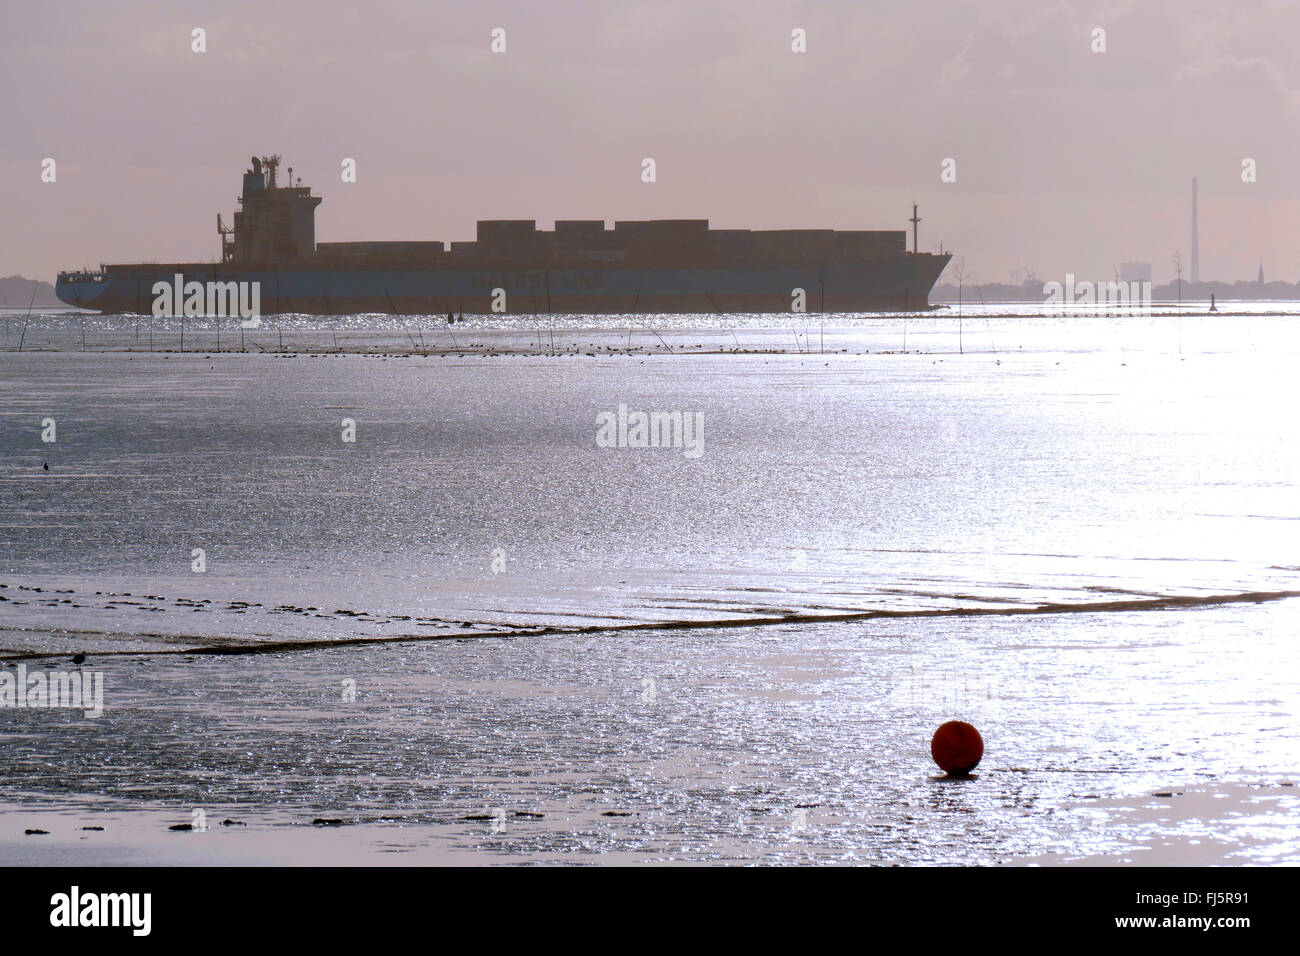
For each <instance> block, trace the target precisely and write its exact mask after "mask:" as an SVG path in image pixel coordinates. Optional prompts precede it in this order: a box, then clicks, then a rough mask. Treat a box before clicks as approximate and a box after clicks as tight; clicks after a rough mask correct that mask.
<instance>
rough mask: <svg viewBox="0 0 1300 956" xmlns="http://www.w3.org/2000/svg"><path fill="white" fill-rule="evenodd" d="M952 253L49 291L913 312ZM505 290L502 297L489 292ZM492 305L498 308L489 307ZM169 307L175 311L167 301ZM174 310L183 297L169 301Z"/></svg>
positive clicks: (166, 267) (547, 309)
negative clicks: (248, 286)
mask: <svg viewBox="0 0 1300 956" xmlns="http://www.w3.org/2000/svg"><path fill="white" fill-rule="evenodd" d="M949 258H950V256H947V255H930V254H921V255H915V254H905V255H902V256H899V257H897V258H894V259H891V260H889V261H885V262H873V263H869V264H866V265H835V266H828V267H826V268H823V269H816V268H807V267H800V268H788V269H782V268H759V269H727V268H702V269H644V270H642V269H633V268H609V267H604V268H600V267H597V268H579V269H548V268H538V267H516V268H497V267H494V266H484V267H476V268H457V269H445V268H444V269H416V268H399V269H335V270H323V269H319V268H312V267H310V266H303V267H297V268H295V267H284V268H278V269H270V268H256V267H253V268H249V267H245V266H235V265H214V264H211V263H177V264H161V265H148V266H142V265H130V266H107V267H105V268H104V270H103V271H100V272H96V273H81V274H76V273H64V274H60V276H59V280H58V283H57V285H56V288H55V291H56V293H57V294H58V296H59V298H60V299H61V300H62V301H64V302H66V303H68V304H69V305H72V306H76V307H78V308H84V309H93V310H96V311H99V312H106V313H136V314H142V315H149V314H153V313H154V312H155V309H154V302H155V300H156V297H155V294H154V289H155V286H156V285H157V284H158V283H164V284H166V285H168V286H172V287H175V282H176V276H177V275H178V274H179V275H181V276H182V277H183V280H182V282H185V283H187V282H200V283H208V282H221V283H226V282H248V283H257V284H258V285H257V289H258V299H259V302H260V307H259V312H260V314H261V315H276V314H289V313H306V314H316V315H348V314H355V313H366V312H379V313H388V314H398V315H429V314H434V315H437V314H443V315H445V314H446V313H448V312H456V313H468V314H491V313H504V314H507V315H517V316H531V315H546V314H592V315H595V314H614V315H622V314H645V313H710V312H719V313H721V312H727V313H735V312H760V313H763V312H766V313H776V312H784V313H789V312H792V311H800V310H799V309H798V308H797V306H796V298H797V293H796V292H795V290H797V289H802V290H803V292H804V294H803V309H802V311H805V312H883V311H920V310H924V309H928V308H930V305H929V293H930V290H931V289H932V288H933V287H934V283H935V282H936V281H937V280H938V278H939V274H940V273H941V272H942V271H943V269H944V267H945V266H946V265H947V264H948V260H949ZM498 289H500V290H504V296H502V295H501V294H500V293H497V292H495V290H498ZM494 306H495V307H494ZM166 311H167V312H168V313H169V314H170V312H171V309H170V308H169V309H167V310H166ZM177 311H179V305H178V307H177Z"/></svg>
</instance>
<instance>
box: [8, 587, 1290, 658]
mask: <svg viewBox="0 0 1300 956" xmlns="http://www.w3.org/2000/svg"><path fill="white" fill-rule="evenodd" d="M1294 597H1300V591H1246V592H1240V593H1234V594H1208V595H1200V596H1197V595H1167V596H1161V597H1156V598H1148V599H1138V600H1131V601H1090V602H1078V603H1047V604H1037V605H1033V606H1030V607H1003V608H989V607H965V608H919V609H908V610H886V609H877V610H869V611H852V612H847V613H843V614H798V613H792V614H782V615H779V616H775V617H742V618H720V619H713V620H689V621H644V622H639V623H635V624H589V625H577V626H572V627H558V626H557V627H531V628H530V627H520V628H518V629H516V630H512V631H501V630H497V631H490V632H489V631H483V630H468V631H460V632H455V633H450V634H393V635H385V636H371V637H344V638H334V639H323V640H308V641H263V642H257V643H245V642H241V643H210V644H198V645H193V646H189V647H185V648H169V649H166V650H130V651H126V650H123V651H97V652H95V654H94V656H96V657H175V656H177V655H180V656H186V657H196V656H200V655H205V656H237V655H249V654H279V653H284V652H289V651H308V650H324V649H333V648H341V647H364V646H367V645H372V644H417V643H426V642H431V641H455V640H472V639H476V638H496V639H501V638H517V637H558V636H573V635H594V634H623V633H631V632H641V631H650V632H659V631H704V630H719V629H723V628H746V627H773V626H790V625H798V624H850V623H858V622H865V621H875V620H882V619H884V620H900V619H904V620H905V619H914V618H962V617H1025V616H1030V615H1059V614H1110V613H1117V612H1119V613H1123V612H1129V611H1163V610H1179V609H1187V608H1197V607H1214V606H1221V605H1227V604H1263V603H1265V602H1269V601H1282V600H1286V599H1287V598H1294ZM99 633H101V634H104V633H106V632H99ZM133 636H138V635H133ZM168 637H169V638H171V639H173V640H184V638H182V637H180V636H178V635H168ZM66 656H67V655H66V654H65V653H48V652H40V653H21V654H9V655H4V656H3V657H0V660H5V661H20V660H46V659H50V658H62V657H66Z"/></svg>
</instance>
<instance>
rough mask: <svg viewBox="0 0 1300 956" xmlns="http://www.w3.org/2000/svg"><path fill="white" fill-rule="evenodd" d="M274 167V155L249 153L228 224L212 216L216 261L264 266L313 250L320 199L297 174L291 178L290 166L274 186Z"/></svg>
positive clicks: (301, 256) (277, 161) (276, 164)
mask: <svg viewBox="0 0 1300 956" xmlns="http://www.w3.org/2000/svg"><path fill="white" fill-rule="evenodd" d="M279 169H280V157H279V156H263V157H262V158H260V159H259V158H258V157H256V156H254V157H253V158H252V163H251V165H250V166H249V168H248V169H246V170H245V171H244V192H243V195H241V196H240V197H239V198H238V200H236V201H237V202H238V203H239V207H240V208H239V209H238V210H237V211H236V212H235V221H234V226H233V227H229V226H226V225H225V224H224V223H223V222H222V221H221V215H220V214H218V215H217V232H218V233H219V234H220V235H221V261H222V262H237V263H259V264H268V265H269V264H276V263H285V262H294V261H297V260H301V259H307V258H310V257H311V256H313V255H315V253H316V207H317V206H319V205H320V203H321V198H320V197H319V196H313V195H312V194H311V187H310V186H304V185H302V179H301V178H299V179H298V181H297V182H296V183H295V182H294V178H293V167H292V166H291V167H289V176H288V180H289V181H288V184H287V185H284V186H282V185H280V183H279V182H278V176H279Z"/></svg>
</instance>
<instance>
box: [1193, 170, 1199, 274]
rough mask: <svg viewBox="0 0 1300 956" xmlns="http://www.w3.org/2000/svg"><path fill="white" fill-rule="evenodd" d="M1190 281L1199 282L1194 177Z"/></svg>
mask: <svg viewBox="0 0 1300 956" xmlns="http://www.w3.org/2000/svg"><path fill="white" fill-rule="evenodd" d="M1192 281H1193V282H1200V281H1201V237H1200V233H1199V230H1198V229H1197V223H1196V177H1195V176H1193V177H1192Z"/></svg>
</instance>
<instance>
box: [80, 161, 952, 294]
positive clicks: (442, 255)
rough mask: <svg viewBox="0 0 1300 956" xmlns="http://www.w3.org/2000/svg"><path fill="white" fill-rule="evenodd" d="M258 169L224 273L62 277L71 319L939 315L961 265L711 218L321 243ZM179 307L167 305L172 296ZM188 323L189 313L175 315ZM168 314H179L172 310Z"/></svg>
mask: <svg viewBox="0 0 1300 956" xmlns="http://www.w3.org/2000/svg"><path fill="white" fill-rule="evenodd" d="M279 166H280V157H279V156H268V157H262V158H258V157H256V156H255V157H253V159H252V164H251V166H250V167H249V168H248V169H247V170H246V171H245V173H244V183H243V195H242V196H241V197H240V198H239V199H238V200H237V202H238V204H239V208H238V210H237V211H236V212H235V214H234V222H233V224H232V225H230V226H227V225H226V224H225V223H224V222H223V221H222V218H221V216H220V215H218V216H217V232H218V235H219V237H220V242H221V260H220V262H177V263H135V264H123V265H101V266H100V268H99V270H98V271H81V272H61V273H59V277H58V283H57V285H56V287H55V291H56V292H57V294H58V296H59V298H60V299H61V300H62V301H64V302H66V303H68V304H69V305H73V306H76V307H78V308H82V309H94V310H98V311H100V312H105V313H136V314H141V315H150V314H158V311H157V309H155V308H154V304H155V300H156V296H155V287H156V286H158V284H159V283H163V284H166V285H168V286H171V285H172V284H173V283H175V284H176V287H177V289H178V290H179V289H180V288H181V284H182V283H185V284H188V283H192V282H198V283H203V284H205V285H207V287H208V288H212V284H214V283H220V284H223V285H224V284H228V283H231V282H235V283H249V284H250V285H251V284H256V286H253V287H254V288H256V289H257V290H258V292H259V301H260V314H263V315H274V314H283V313H306V314H317V315H348V314H355V313H367V312H379V313H389V314H398V315H430V314H432V315H442V314H447V315H449V316H451V315H455V314H462V315H463V314H466V313H468V314H475V313H479V314H488V313H506V314H510V315H517V316H529V315H546V314H563V313H580V314H632V313H656V312H670V313H685V312H691V313H701V312H703V313H710V312H718V313H721V312H791V311H806V312H881V311H920V310H924V309H928V308H930V304H929V295H930V290H931V289H932V288H933V287H934V283H935V282H936V281H937V280H938V278H939V274H940V273H941V272H943V270H944V267H945V266H946V265H947V264H948V260H949V259H950V258H951V255H949V254H946V253H940V254H933V253H923V252H919V251H917V245H916V237H917V224H918V223H919V222H920V217H919V216H918V215H917V212H916V205H915V204H913V207H912V218H911V219H910V220H909V222H911V223H912V251H911V252H908V251H907V233H906V232H905V231H902V230H900V231H897V232H892V231H857V230H852V231H849V230H840V229H776V230H749V229H710V228H709V221H708V220H707V219H657V220H648V221H619V222H615V223H614V228H613V229H607V228H606V227H605V222H604V221H603V220H598V219H596V220H587V219H569V220H557V221H556V222H555V227H554V229H553V230H551V231H549V232H548V231H545V230H541V229H538V228H537V223H536V222H535V221H534V220H531V219H504V220H501V219H498V220H485V221H480V222H479V223H478V235H477V237H476V238H475V239H474V241H472V242H452V243H450V244H449V245H447V244H444V243H442V242H320V243H318V242H316V226H315V216H316V207H317V206H319V205H320V203H321V198H320V197H319V196H313V195H312V194H311V187H310V186H304V185H302V179H301V178H299V179H298V180H297V182H295V181H294V179H293V169H292V167H290V168H289V169H288V177H287V183H286V184H284V185H282V184H280V183H279V182H278V177H277V174H278V172H279ZM169 301H170V296H169ZM179 312H180V309H179V306H178V307H177V313H179ZM166 314H172V313H171V312H170V310H168V311H167V312H166Z"/></svg>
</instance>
